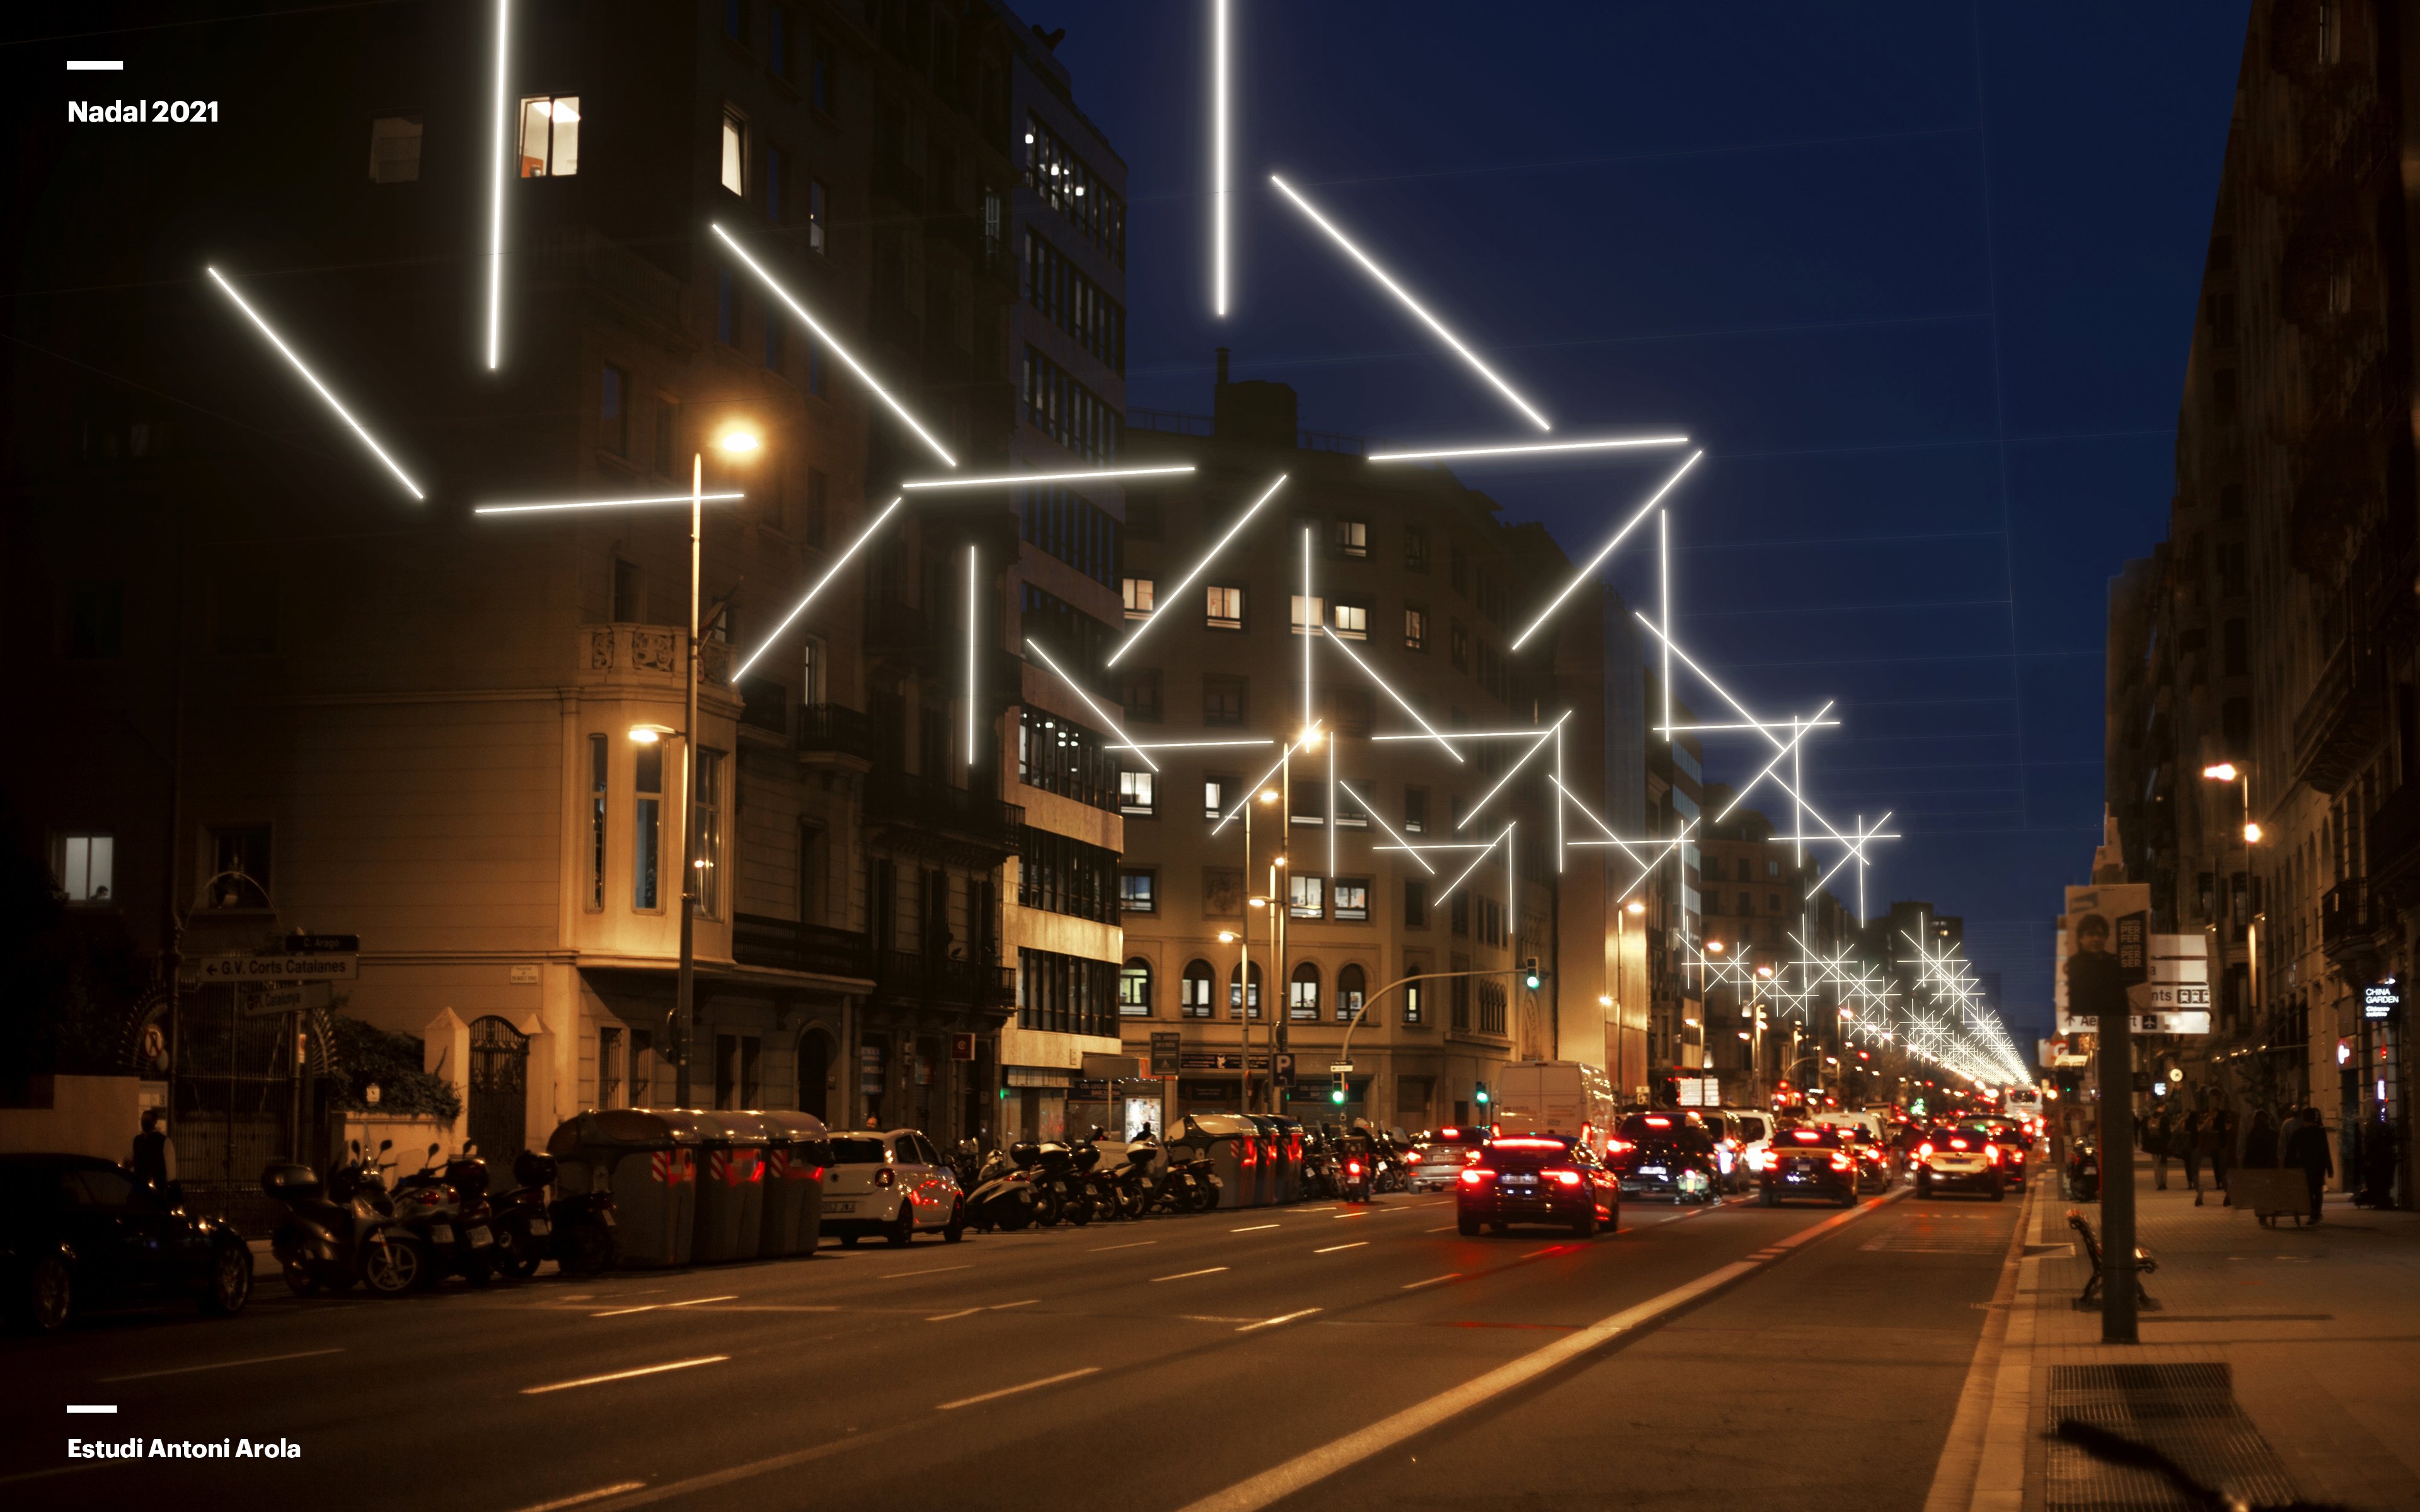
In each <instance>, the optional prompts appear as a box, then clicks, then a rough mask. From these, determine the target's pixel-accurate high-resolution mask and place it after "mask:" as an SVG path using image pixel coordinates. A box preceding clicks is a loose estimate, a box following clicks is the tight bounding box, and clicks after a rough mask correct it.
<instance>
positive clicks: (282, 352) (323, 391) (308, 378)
mask: <svg viewBox="0 0 2420 1512" xmlns="http://www.w3.org/2000/svg"><path fill="white" fill-rule="evenodd" d="M202 271H204V272H206V273H208V274H209V275H210V281H211V282H212V283H214V284H216V285H218V286H219V287H220V288H221V289H222V290H224V291H225V294H226V297H227V298H228V299H230V300H233V301H235V307H236V308H237V309H239V310H241V311H242V312H243V313H244V314H245V316H248V317H250V319H251V321H252V323H253V324H254V325H256V326H258V327H259V328H260V333H261V334H262V335H264V336H267V337H268V338H269V344H270V345H271V347H276V348H277V351H278V355H279V356H281V357H284V358H285V359H286V360H287V362H289V363H293V364H294V371H296V372H297V373H300V374H302V381H303V382H305V383H308V384H310V385H311V387H312V388H314V389H316V390H318V394H319V397H320V398H322V399H325V400H326V401H327V402H328V408H329V409H334V411H335V412H336V418H337V419H339V420H341V421H343V422H344V423H345V424H348V425H350V426H351V427H353V434H354V435H356V436H359V437H360V438H361V439H362V444H363V445H364V446H366V447H368V448H369V449H370V450H371V451H372V452H375V453H377V454H378V459H379V460H380V461H381V462H383V463H385V464H386V466H387V471H390V472H392V473H394V474H395V475H396V477H397V478H400V479H402V481H403V486H405V487H407V488H409V489H411V497H413V498H414V499H423V500H425V499H427V497H428V496H427V494H425V493H422V492H421V491H420V486H419V485H418V484H416V483H414V482H412V481H411V478H409V477H407V476H405V474H404V471H403V469H401V468H399V467H397V466H396V462H395V458H394V457H391V456H389V455H386V451H385V449H384V448H383V447H381V446H380V445H379V443H378V442H377V441H375V440H371V439H370V433H369V432H368V431H365V430H364V429H362V423H361V422H360V421H358V420H355V419H354V418H353V417H352V416H351V415H350V414H349V413H347V412H346V409H345V407H344V406H343V405H341V404H339V403H337V402H336V396H335V395H334V394H333V393H329V392H328V386H327V385H326V384H324V383H322V382H320V381H319V380H318V378H315V377H313V376H312V373H311V370H310V369H309V368H307V367H305V366H303V365H302V359H301V358H300V357H297V356H295V355H294V350H293V348H292V347H288V346H287V345H286V343H284V342H282V341H280V340H278V339H277V332H274V331H271V330H270V329H269V322H268V321H266V320H263V319H262V318H261V317H260V316H259V315H258V314H257V313H256V311H255V310H254V309H253V307H252V306H251V305H249V304H246V303H244V302H243V296H242V295H240V294H238V293H237V292H236V291H235V285H232V284H229V283H228V282H227V281H226V280H225V279H224V278H221V277H219V270H217V269H215V268H205V269H203V270H202Z"/></svg>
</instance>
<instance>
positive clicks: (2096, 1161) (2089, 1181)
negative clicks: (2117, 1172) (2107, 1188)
mask: <svg viewBox="0 0 2420 1512" xmlns="http://www.w3.org/2000/svg"><path fill="white" fill-rule="evenodd" d="M2067 1195H2068V1196H2069V1197H2070V1198H2071V1200H2073V1201H2076V1202H2098V1201H2100V1200H2101V1147H2100V1146H2099V1145H2096V1144H2093V1143H2091V1142H2089V1141H2087V1140H2078V1141H2076V1144H2075V1148H2074V1149H2071V1150H2070V1151H2069V1152H2068V1157H2067Z"/></svg>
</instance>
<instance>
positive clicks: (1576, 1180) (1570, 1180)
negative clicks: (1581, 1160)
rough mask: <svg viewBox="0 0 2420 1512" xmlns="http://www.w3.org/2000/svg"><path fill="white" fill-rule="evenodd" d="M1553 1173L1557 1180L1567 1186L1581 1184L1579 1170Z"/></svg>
mask: <svg viewBox="0 0 2420 1512" xmlns="http://www.w3.org/2000/svg"><path fill="white" fill-rule="evenodd" d="M1552 1174H1553V1176H1554V1178H1555V1180H1558V1181H1559V1182H1561V1183H1562V1184H1563V1185H1565V1186H1577V1185H1579V1184H1580V1173H1579V1172H1577V1171H1556V1172H1553V1173H1552Z"/></svg>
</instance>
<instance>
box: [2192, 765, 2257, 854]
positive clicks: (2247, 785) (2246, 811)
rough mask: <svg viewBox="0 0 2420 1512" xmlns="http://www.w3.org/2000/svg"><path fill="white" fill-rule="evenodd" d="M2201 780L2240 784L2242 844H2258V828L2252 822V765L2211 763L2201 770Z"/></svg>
mask: <svg viewBox="0 0 2420 1512" xmlns="http://www.w3.org/2000/svg"><path fill="white" fill-rule="evenodd" d="M2201 779H2202V780H2203V781H2205V782H2235V783H2239V784H2241V788H2242V794H2243V843H2244V844H2246V845H2257V844H2259V843H2260V826H2259V825H2257V824H2255V823H2253V821H2252V764H2251V763H2250V762H2246V763H2244V764H2242V766H2238V765H2236V764H2234V763H2233V762H2217V763H2213V764H2211V765H2209V766H2205V767H2203V768H2202V769H2201Z"/></svg>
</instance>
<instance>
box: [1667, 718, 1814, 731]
mask: <svg viewBox="0 0 2420 1512" xmlns="http://www.w3.org/2000/svg"><path fill="white" fill-rule="evenodd" d="M1839 723H1840V721H1839V720H1838V719H1743V720H1737V721H1734V722H1732V723H1730V724H1676V725H1673V726H1671V727H1669V728H1667V727H1665V726H1663V725H1656V726H1655V727H1654V731H1655V733H1657V734H1659V735H1698V734H1710V733H1716V732H1721V731H1730V732H1737V731H1741V730H1754V731H1758V732H1760V733H1762V732H1767V731H1775V730H1797V729H1801V728H1804V729H1808V730H1813V729H1816V728H1818V727H1821V728H1823V729H1826V730H1831V729H1837V728H1838V726H1839Z"/></svg>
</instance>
